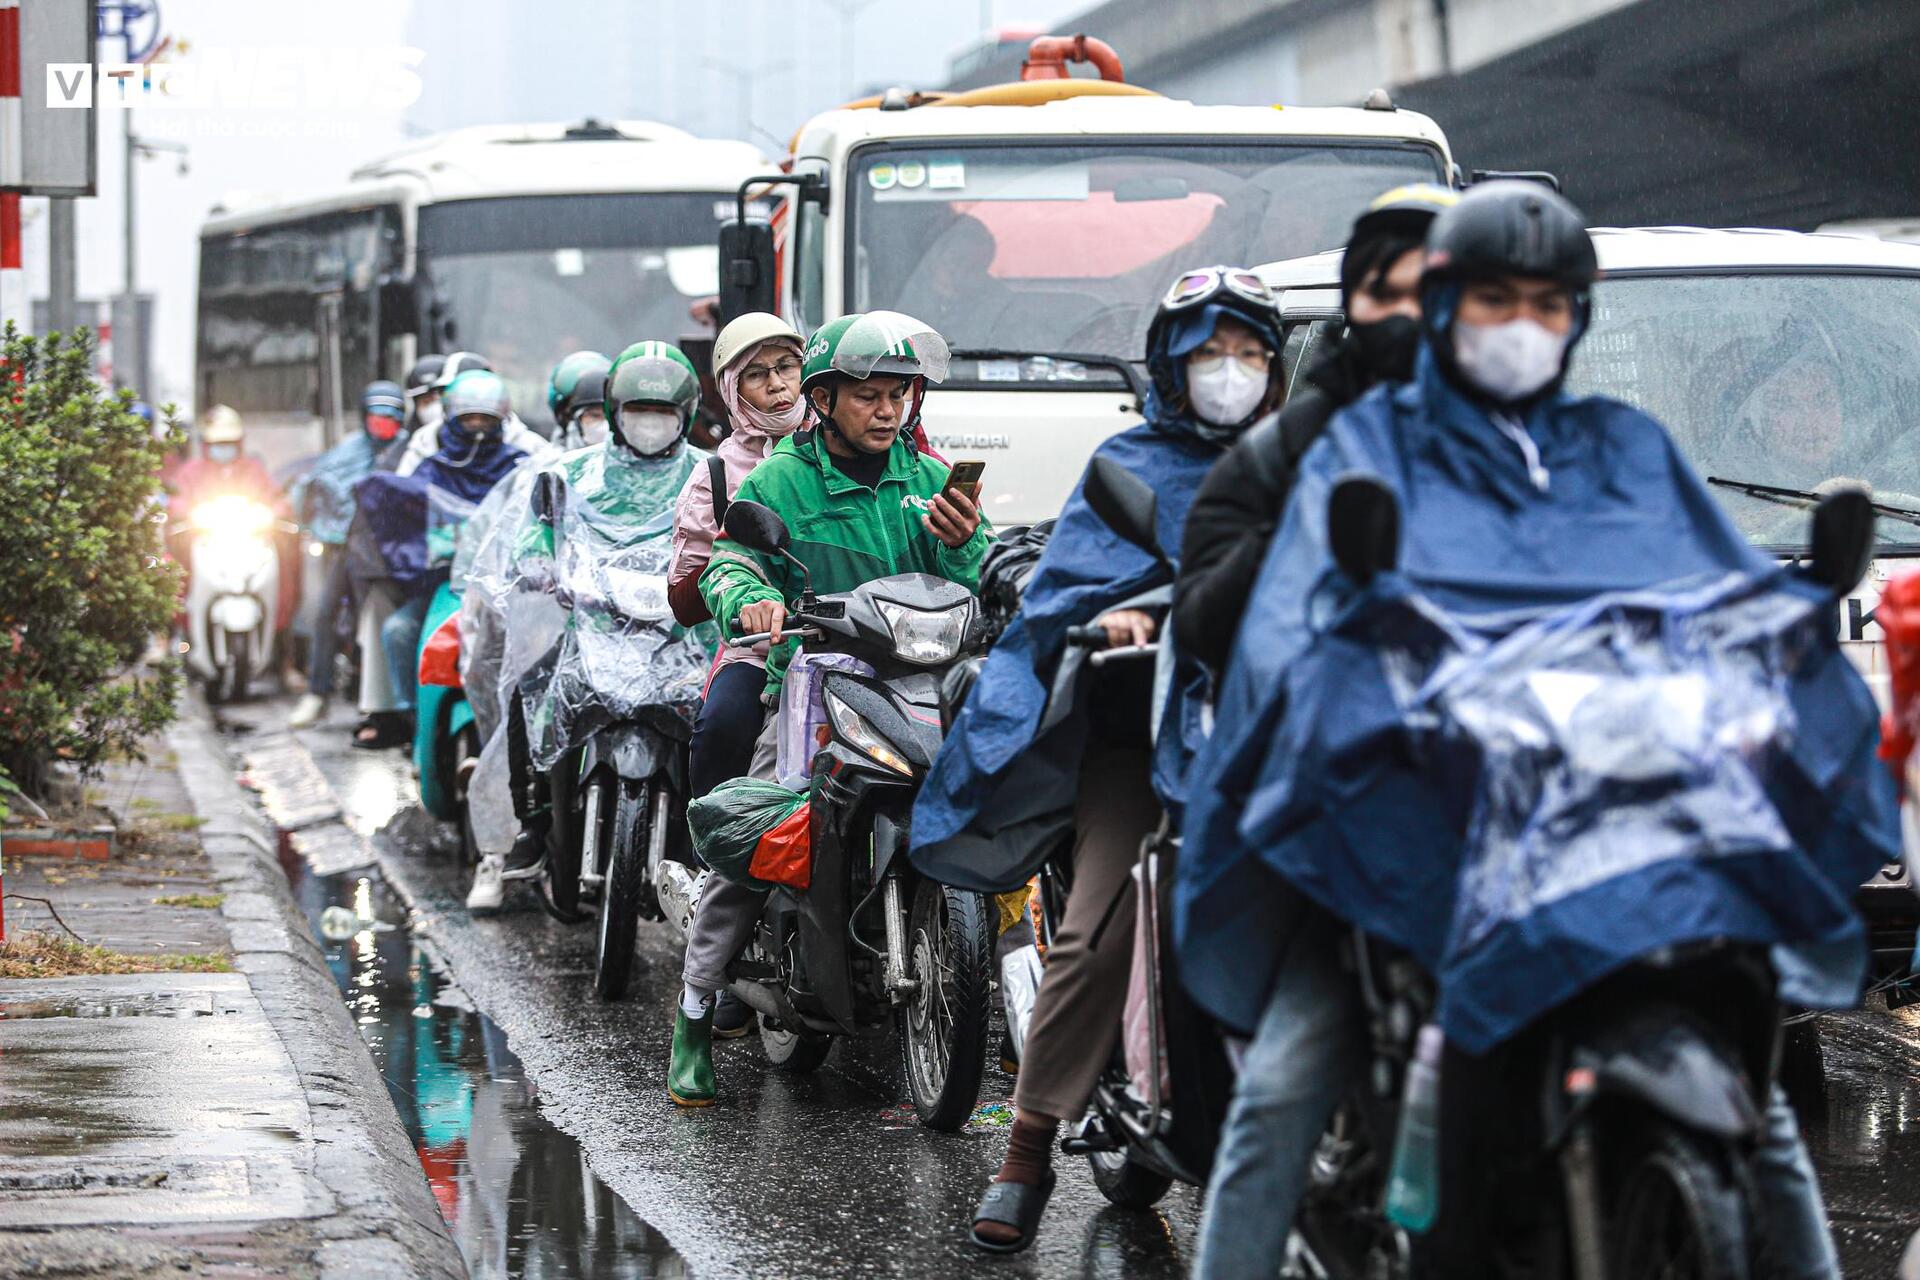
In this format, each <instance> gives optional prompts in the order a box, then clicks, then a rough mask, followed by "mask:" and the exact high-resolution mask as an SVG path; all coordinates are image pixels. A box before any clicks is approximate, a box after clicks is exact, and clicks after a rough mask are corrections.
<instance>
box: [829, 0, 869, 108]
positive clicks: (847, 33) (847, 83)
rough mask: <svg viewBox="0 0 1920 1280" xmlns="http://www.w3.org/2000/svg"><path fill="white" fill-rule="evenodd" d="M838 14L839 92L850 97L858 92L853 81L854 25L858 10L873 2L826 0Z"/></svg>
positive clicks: (841, 95)
mask: <svg viewBox="0 0 1920 1280" xmlns="http://www.w3.org/2000/svg"><path fill="white" fill-rule="evenodd" d="M827 3H828V4H831V5H832V6H833V8H834V12H836V13H838V14H839V15H840V92H839V94H838V96H839V97H841V98H851V97H853V96H854V95H855V94H856V93H858V92H860V86H859V85H857V84H855V83H854V82H853V53H854V43H853V42H854V37H855V36H856V35H858V34H859V28H858V27H856V26H855V25H854V21H855V19H857V18H858V17H859V16H860V11H861V10H862V9H864V8H866V7H867V6H868V5H870V4H872V3H873V0H827Z"/></svg>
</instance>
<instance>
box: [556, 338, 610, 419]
mask: <svg viewBox="0 0 1920 1280" xmlns="http://www.w3.org/2000/svg"><path fill="white" fill-rule="evenodd" d="M612 367H613V361H611V360H609V359H607V358H606V357H605V356H603V355H601V354H600V353H599V352H598V351H576V352H574V353H573V354H572V355H569V356H563V357H562V358H561V360H560V363H559V364H556V365H555V366H553V373H552V374H551V375H549V376H548V378H547V412H548V413H550V414H552V415H553V420H554V421H555V422H557V423H559V424H560V425H561V426H563V427H564V426H565V425H567V422H566V419H565V418H563V417H562V416H561V415H562V414H563V413H565V412H566V409H567V401H568V400H569V399H570V398H572V396H573V388H574V386H575V385H576V384H578V383H579V381H580V375H581V374H583V373H605V372H606V371H607V370H608V369H610V368H612Z"/></svg>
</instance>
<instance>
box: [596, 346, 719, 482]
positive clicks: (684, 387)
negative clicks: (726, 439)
mask: <svg viewBox="0 0 1920 1280" xmlns="http://www.w3.org/2000/svg"><path fill="white" fill-rule="evenodd" d="M600 403H601V406H602V408H604V409H605V411H606V415H607V426H608V428H609V432H610V434H609V436H608V438H609V439H611V440H618V441H620V442H621V444H622V446H623V447H626V448H632V446H631V445H628V444H627V442H626V437H625V435H624V433H623V432H622V430H621V427H620V406H621V405H624V404H634V403H639V404H654V405H662V406H664V407H666V408H669V409H672V410H673V411H674V413H675V414H677V415H678V416H679V418H680V437H679V439H680V440H684V439H686V437H687V432H688V431H690V430H692V429H693V411H694V409H695V408H696V407H698V405H699V403H700V375H699V374H697V373H695V372H694V368H693V361H691V360H689V359H687V355H686V352H684V351H682V350H680V348H678V347H676V346H674V345H673V344H672V343H671V342H657V341H651V340H650V341H647V342H636V343H634V344H633V345H632V346H630V347H628V348H627V349H626V350H625V351H622V352H621V353H620V354H619V355H618V356H617V357H615V358H614V361H613V367H612V368H611V369H609V370H608V371H607V391H606V395H605V397H604V398H603V399H602V400H601V402H600ZM674 443H675V445H676V446H677V445H678V443H679V441H678V440H676V441H675V442H674ZM643 456H658V455H654V454H648V455H643Z"/></svg>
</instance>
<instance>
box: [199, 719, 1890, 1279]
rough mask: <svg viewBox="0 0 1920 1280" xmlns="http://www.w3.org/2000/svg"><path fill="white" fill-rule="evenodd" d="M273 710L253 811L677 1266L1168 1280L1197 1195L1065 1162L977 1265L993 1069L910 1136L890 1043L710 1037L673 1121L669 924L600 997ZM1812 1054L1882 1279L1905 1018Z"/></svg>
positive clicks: (1821, 1162) (998, 1128)
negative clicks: (470, 908)
mask: <svg viewBox="0 0 1920 1280" xmlns="http://www.w3.org/2000/svg"><path fill="white" fill-rule="evenodd" d="M285 709H286V708H285V704H284V703H281V702H277V701H272V702H256V703H253V704H250V705H248V706H246V707H244V708H240V709H236V710H234V711H232V712H230V713H229V714H228V716H227V721H228V727H229V729H230V731H231V733H232V735H233V742H234V746H235V750H236V752H237V753H238V754H239V755H240V756H241V757H242V758H243V759H246V760H248V761H249V762H250V763H251V766H252V767H253V768H254V769H255V770H256V771H257V772H260V773H262V774H274V775H276V776H278V777H280V778H281V779H283V781H282V782H281V784H280V785H278V786H273V785H270V786H268V787H267V789H266V790H267V798H268V800H269V808H270V809H274V810H278V811H279V815H278V816H283V817H285V816H290V817H291V823H290V825H299V824H300V823H302V822H307V821H311V820H313V819H314V818H316V817H319V816H320V815H321V814H323V813H325V812H327V811H328V810H329V809H330V808H331V807H332V805H333V804H334V803H337V804H338V806H339V808H340V810H341V812H342V814H343V816H344V818H345V821H346V822H347V824H348V826H350V827H351V828H352V829H353V830H354V831H355V832H357V833H358V834H359V835H361V836H363V837H366V838H367V839H368V840H369V841H370V842H371V844H372V847H373V849H374V851H375V853H376V854H377V855H378V858H379V862H380V867H381V870H382V871H383V872H384V874H385V876H386V877H387V879H388V881H389V882H390V883H391V884H392V886H393V887H394V888H395V889H396V890H397V891H398V893H399V895H400V896H401V898H402V899H404V900H405V901H406V902H408V903H410V904H411V906H412V907H413V908H414V917H413V920H412V924H413V927H414V930H415V933H416V935H417V936H418V937H419V938H420V939H422V940H423V941H424V942H425V943H426V944H427V945H428V946H430V947H431V949H432V951H433V952H434V953H435V955H436V956H437V957H438V959H439V961H440V963H441V964H443V965H444V967H445V968H446V969H447V970H448V972H449V974H450V976H451V978H452V979H453V980H454V981H455V982H457V983H458V984H459V987H460V988H461V989H463V990H464V991H465V992H466V993H467V995H468V996H470V997H471V999H472V1001H473V1003H474V1004H475V1005H476V1006H477V1007H478V1009H479V1010H480V1011H481V1012H483V1013H484V1014H486V1015H487V1016H488V1017H489V1018H490V1019H491V1020H492V1022H493V1023H494V1024H497V1027H498V1029H499V1030H500V1031H503V1032H504V1033H505V1036H506V1039H507V1041H508V1042H509V1043H510V1044H511V1046H512V1052H513V1054H515V1055H517V1057H518V1059H519V1061H520V1062H521V1063H524V1069H525V1072H526V1075H527V1076H528V1077H529V1078H531V1080H532V1081H533V1082H534V1083H535V1085H537V1093H538V1098H539V1102H540V1111H541V1112H542V1114H543V1115H544V1116H545V1118H546V1119H548V1120H550V1121H551V1122H552V1123H553V1124H554V1125H555V1126H557V1127H558V1128H559V1129H560V1130H562V1131H564V1133H566V1134H568V1135H571V1136H572V1138H574V1139H577V1140H578V1142H579V1144H580V1146H581V1148H582V1149H583V1151H584V1152H585V1154H586V1156H587V1157H588V1159H589V1160H590V1162H591V1166H592V1173H593V1174H597V1175H598V1178H599V1179H600V1180H603V1181H604V1183H605V1184H606V1186H607V1187H609V1188H611V1190H612V1192H613V1193H614V1194H615V1195H617V1196H618V1197H620V1198H621V1199H624V1200H625V1201H626V1203H627V1204H628V1205H629V1206H631V1208H632V1209H633V1211H634V1212H635V1213H636V1214H637V1215H638V1217H639V1218H640V1219H641V1220H643V1221H644V1222H645V1223H646V1224H647V1225H648V1226H650V1227H651V1228H653V1229H654V1230H656V1231H658V1232H659V1233H661V1234H662V1235H664V1236H665V1237H666V1239H667V1240H668V1241H670V1242H671V1245H672V1247H673V1248H674V1249H675V1250H677V1251H678V1253H679V1255H680V1257H681V1258H683V1259H684V1260H685V1266H686V1267H688V1268H690V1269H691V1270H692V1272H693V1273H694V1274H698V1275H702V1276H705V1275H749V1274H750V1275H754V1276H851V1275H897V1276H914V1277H920V1276H951V1275H1008V1276H1089V1277H1093V1276H1099V1277H1108V1276H1112V1277H1120V1276H1126V1277H1159V1276H1180V1275H1184V1274H1186V1271H1187V1269H1188V1266H1189V1264H1190V1262H1191V1259H1192V1249H1193V1240H1194V1228H1195V1226H1196V1224H1197V1221H1198V1211H1199V1198H1198V1195H1197V1193H1195V1192H1194V1191H1193V1190H1191V1189H1189V1188H1180V1187H1176V1189H1175V1190H1174V1191H1173V1192H1172V1193H1171V1194H1170V1195H1169V1196H1168V1197H1167V1198H1166V1199H1165V1200H1164V1201H1163V1202H1162V1203H1161V1206H1160V1209H1159V1211H1158V1212H1155V1213H1150V1214H1132V1213H1125V1212H1122V1211H1120V1210H1117V1209H1113V1208H1111V1207H1109V1206H1107V1205H1106V1203H1105V1201H1104V1200H1102V1199H1101V1197H1100V1195H1099V1193H1098V1192H1097V1191H1096V1190H1095V1189H1094V1186H1093V1183H1092V1181H1091V1179H1090V1178H1089V1177H1088V1176H1087V1174H1086V1171H1085V1166H1084V1164H1083V1163H1081V1162H1078V1161H1073V1160H1067V1159H1062V1160H1061V1162H1060V1166H1059V1167H1060V1170H1061V1178H1060V1185H1059V1189H1058V1191H1057V1192H1056V1193H1055V1195H1054V1198H1053V1201H1052V1204H1051V1205H1050V1207H1049V1209H1048V1211H1047V1218H1046V1221H1045V1224H1044V1227H1043V1230H1042V1233H1041V1237H1040V1240H1039V1242H1038V1243H1037V1244H1036V1246H1035V1247H1034V1248H1033V1249H1032V1250H1030V1251H1029V1252H1027V1253H1026V1254H1023V1255H1019V1256H1017V1257H1014V1258H988V1257H986V1256H984V1255H981V1254H980V1253H978V1252H977V1251H975V1250H973V1249H972V1248H971V1247H970V1246H968V1245H967V1244H966V1243H965V1242H964V1240H963V1228H964V1224H965V1222H966V1221H967V1219H968V1217H969V1216H970V1211H971V1209H972V1206H973V1203H974V1201H975V1199H976V1197H977V1196H978V1194H979V1191H980V1188H981V1187H982V1186H983V1185H984V1183H985V1181H986V1180H987V1178H988V1177H989V1176H990V1175H991V1173H992V1171H993V1170H994V1169H995V1168H996V1167H997V1165H998V1162H999V1160H1000V1157H1001V1155H1002V1153H1003V1151H1004V1149H1005V1144H1006V1137H1007V1127H1006V1126H1007V1108H1006V1107H1004V1106H995V1105H994V1104H997V1103H1005V1102H1006V1101H1007V1099H1008V1098H1009V1096H1010V1094H1011V1089H1012V1082H1011V1080H1010V1079H1008V1078H1007V1077H1005V1076H1003V1075H1001V1074H1000V1073H999V1071H998V1070H997V1069H995V1068H993V1067H991V1066H990V1067H989V1069H988V1072H987V1083H986V1086H985V1088H984V1089H983V1090H982V1104H983V1105H982V1109H981V1111H980V1112H979V1113H978V1114H977V1116H976V1120H975V1122H974V1123H971V1124H969V1125H968V1126H967V1128H966V1129H965V1131H963V1132H962V1133H960V1134H958V1135H942V1134H934V1133H931V1132H928V1131H926V1130H923V1129H921V1128H920V1127H919V1126H918V1124H917V1123H916V1122H915V1120H914V1117H913V1111H912V1106H911V1104H910V1103H908V1102H907V1101H906V1099H905V1093H904V1089H903V1088H902V1087H901V1084H900V1081H899V1077H898V1071H897V1066H896V1062H895V1055H896V1054H897V1048H896V1047H895V1046H894V1045H893V1044H892V1043H891V1041H889V1042H887V1043H885V1044H882V1045H879V1046H875V1047H873V1048H870V1049H867V1050H865V1051H861V1052H850V1049H851V1048H852V1047H851V1046H845V1045H843V1046H842V1047H840V1048H836V1050H835V1051H834V1053H833V1055H832V1057H831V1058H830V1059H829V1060H828V1062H827V1064H826V1066H825V1067H824V1068H822V1070H821V1071H820V1072H819V1073H817V1074H815V1075H813V1076H810V1077H790V1076H781V1075H777V1074H775V1073H773V1072H771V1071H770V1070H768V1068H767V1065H766V1061H765V1058H764V1057H763V1056H762V1054H761V1052H760V1049H759V1045H758V1041H757V1039H756V1038H751V1037H750V1038H748V1039H745V1040H740V1041H735V1042H732V1043H730V1044H722V1045H719V1046H717V1047H716V1055H715V1056H716V1067H717V1071H718V1074H719V1079H720V1089H721V1097H720V1102H719V1103H718V1105H716V1106H714V1107H712V1108H710V1109H707V1110H704V1111H683V1110H681V1109H679V1108H677V1107H675V1106H673V1104H672V1103H671V1102H669V1101H668V1099H667V1096H666V1091H665V1071H666V1062H667V1053H668V1040H669V1035H670V1031H671V1024H670V1019H671V1010H672V1006H673V1001H674V998H675V996H676V995H677V992H678V989H679V979H678V968H679V954H678V948H677V946H676V945H675V944H674V939H673V936H672V935H671V933H670V932H669V931H668V930H667V929H666V927H665V926H664V925H643V926H642V930H641V942H640V950H639V956H638V958H637V961H636V966H635V973H634V980H633V987H632V991H631V994H630V995H629V997H628V998H627V999H626V1000H625V1001H624V1002H622V1003H620V1004H616V1005H604V1004H601V1003H600V1002H599V1001H598V1000H597V999H596V998H595V997H594V996H593V993H592V990H591V986H590V983H591V975H592V970H593V933H592V929H591V927H590V926H588V925H581V926H577V927H568V926H565V925H561V924H558V923H557V922H555V921H553V920H551V919H549V918H548V917H547V916H546V915H545V913H544V912H542V911H541V910H540V908H539V906H538V904H537V902H536V900H535V897H534V894H533V892H532V891H531V890H530V889H524V888H520V889H513V890H510V896H509V900H508V910H507V911H506V912H504V913H502V914H501V915H499V916H497V917H493V918H490V919H475V918H472V917H469V916H468V915H467V913H466V911H465V909H464V906H463V905H462V900H463V899H464V897H465V893H466V889H467V880H468V874H467V872H466V871H465V869H464V868H462V867H460V866H459V865H458V864H457V861H456V859H455V858H454V857H453V856H452V852H451V851H452V849H453V847H454V841H453V840H452V838H451V832H450V831H447V830H445V829H442V828H441V827H440V826H439V825H438V824H437V823H435V822H434V821H433V820H432V819H431V818H429V817H428V816H427V815H426V814H425V813H423V812H422V811H421V810H420V809H419V808H418V806H417V803H416V801H415V799H414V788H413V781H412V775H411V769H410V767H409V765H408V764H407V761H406V758H405V757H404V756H403V755H402V754H401V753H398V752H382V753H366V752H360V751H355V750H353V749H352V748H351V747H349V746H348V745H347V720H346V719H345V718H344V717H338V718H336V721H335V722H334V723H332V724H330V725H328V726H325V727H323V728H320V729H316V730H310V731H306V732H303V733H300V734H298V735H289V734H287V733H286V732H284V730H282V729H281V727H280V726H281V725H282V724H283V722H284V721H283V717H284V715H285ZM308 761H311V765H309V764H308V763H307V762H308ZM302 771H305V779H304V780H302V777H301V775H302ZM289 780H290V781H289ZM305 834H306V835H307V836H308V837H309V838H308V839H307V840H306V841H305V843H306V844H307V845H308V846H309V847H310V848H312V849H313V850H315V851H316V852H315V855H314V856H315V857H316V859H318V860H321V861H324V860H326V859H327V858H329V857H335V858H338V859H340V860H341V861H340V862H339V864H338V865H336V866H335V867H333V868H331V869H333V870H340V869H344V867H345V866H346V865H347V864H349V863H351V862H352V861H353V860H354V858H353V854H352V852H351V851H350V850H347V849H343V848H341V846H342V844H343V843H345V841H344V840H343V838H342V837H344V833H341V832H339V831H338V829H337V828H336V829H334V831H333V832H332V834H331V835H330V833H329V831H328V828H327V824H325V823H321V824H319V825H316V826H314V827H312V828H310V829H309V831H308V832H307V833H305ZM1823 1040H1824V1045H1825V1055H1826V1065H1827V1072H1826V1075H1827V1087H1826V1090H1825V1096H1824V1100H1823V1102H1822V1104H1820V1105H1817V1106H1816V1108H1815V1110H1814V1113H1812V1114H1809V1115H1807V1116H1806V1117H1805V1125H1806V1130H1807V1137H1808V1142H1809V1145H1810V1147H1811V1148H1812V1151H1813V1154H1814V1159H1815V1163H1816V1164H1817V1166H1818V1167H1819V1170H1820V1174H1821V1178H1822V1182H1823V1185H1824V1187H1825V1190H1826V1193H1827V1201H1828V1208H1829V1211H1830V1214H1831V1217H1832V1219H1833V1227H1834V1234H1835V1238H1836V1240H1837V1241H1838V1242H1839V1245H1840V1250H1841V1255H1842V1261H1843V1263H1844V1265H1845V1269H1846V1274H1847V1276H1848V1277H1849V1280H1854V1278H1866V1277H1873V1278H1876V1280H1877V1278H1880V1277H1889V1276H1892V1275H1893V1274H1894V1271H1895V1265H1896V1263H1897V1261H1898V1258H1899V1256H1900V1251H1901V1249H1902V1248H1903V1247H1904V1245H1905V1243H1906V1240H1907V1238H1908V1237H1909V1236H1911V1235H1912V1234H1913V1233H1914V1232H1915V1230H1916V1229H1920V1194H1916V1192H1920V1006H1916V1007H1915V1008H1913V1009H1908V1010H1900V1011H1896V1012H1893V1013H1887V1012H1885V1011H1873V1012H1861V1013H1857V1014H1847V1015H1836V1016H1829V1017H1827V1018H1826V1019H1824V1020H1823ZM678 1265H679V1260H678V1259H675V1260H673V1266H671V1267H668V1268H664V1269H663V1270H662V1272H661V1274H673V1273H677V1269H678ZM592 1273H593V1272H592V1270H591V1269H590V1268H587V1267H582V1268H580V1269H578V1270H576V1271H575V1272H573V1274H592ZM542 1274H554V1275H560V1274H568V1272H567V1271H566V1270H565V1269H564V1268H561V1269H558V1270H553V1271H548V1270H546V1269H545V1268H543V1269H542ZM622 1274H625V1272H622Z"/></svg>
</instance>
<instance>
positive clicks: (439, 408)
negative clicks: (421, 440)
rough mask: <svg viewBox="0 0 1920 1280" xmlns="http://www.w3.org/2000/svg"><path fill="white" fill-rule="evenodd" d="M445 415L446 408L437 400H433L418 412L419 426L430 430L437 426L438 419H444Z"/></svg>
mask: <svg viewBox="0 0 1920 1280" xmlns="http://www.w3.org/2000/svg"><path fill="white" fill-rule="evenodd" d="M446 415H447V407H446V406H445V405H443V404H441V403H440V402H439V401H438V400H435V401H433V402H432V403H430V404H428V405H427V406H426V407H425V408H424V409H422V410H420V415H419V416H420V425H421V426H422V427H425V428H427V429H429V430H431V429H432V428H434V427H437V426H439V425H440V419H442V418H444V417H446Z"/></svg>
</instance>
